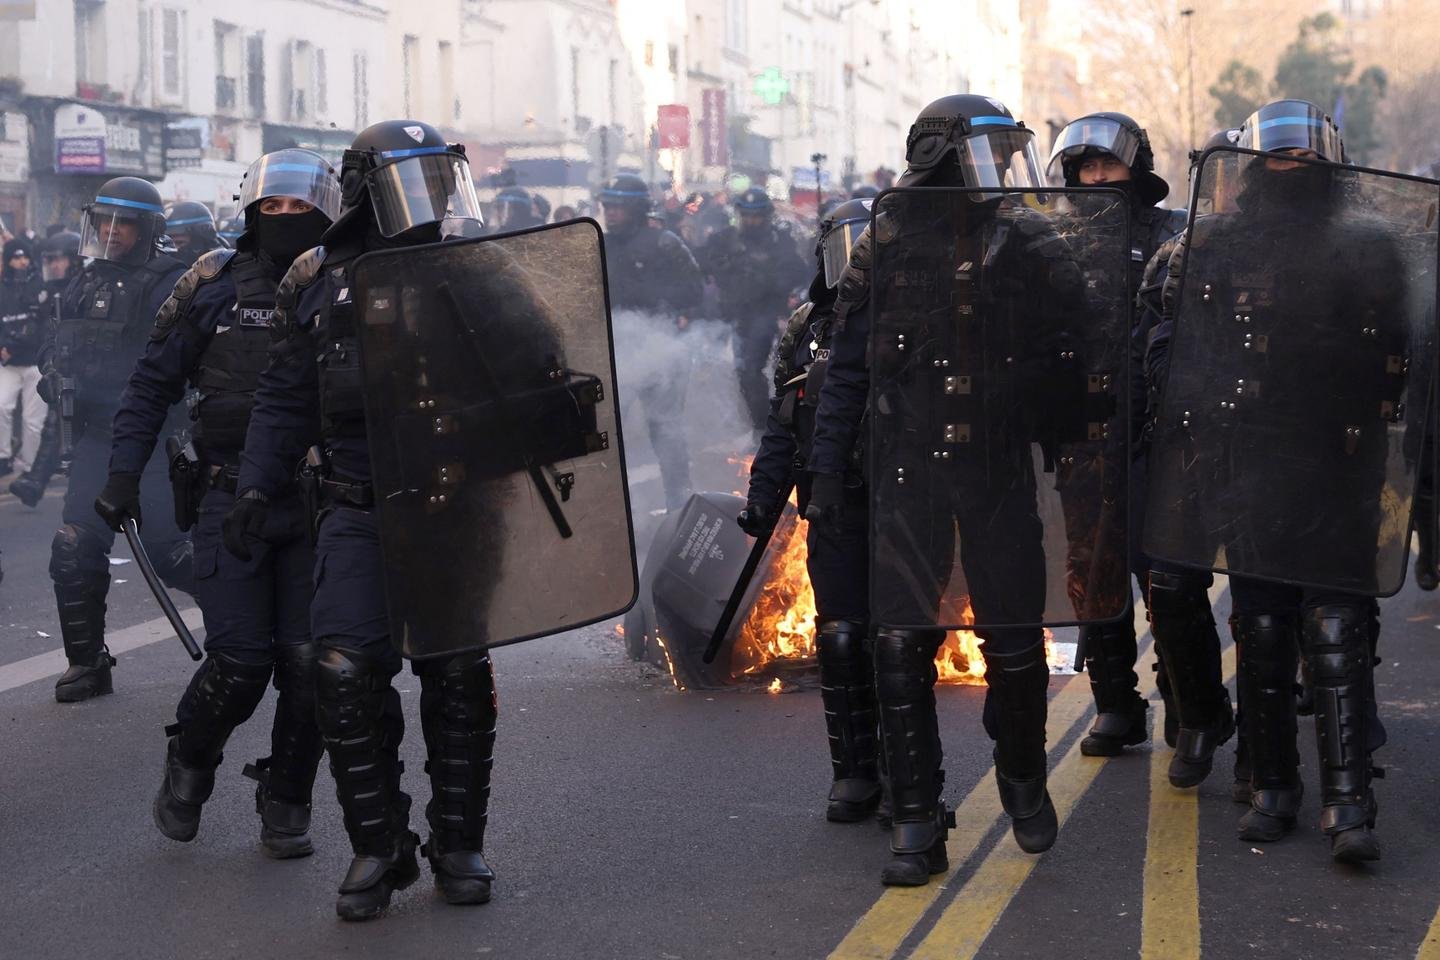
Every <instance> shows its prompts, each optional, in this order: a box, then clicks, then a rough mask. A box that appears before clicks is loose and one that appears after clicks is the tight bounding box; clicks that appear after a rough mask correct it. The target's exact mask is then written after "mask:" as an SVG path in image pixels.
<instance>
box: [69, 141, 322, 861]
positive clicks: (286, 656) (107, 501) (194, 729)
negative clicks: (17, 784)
mask: <svg viewBox="0 0 1440 960" xmlns="http://www.w3.org/2000/svg"><path fill="white" fill-rule="evenodd" d="M240 189H241V193H240V205H241V208H242V210H243V211H244V217H245V219H246V224H247V225H246V230H245V232H244V233H243V234H242V235H241V237H240V240H239V243H238V247H237V249H236V250H228V249H215V250H211V251H210V252H209V253H206V254H205V255H204V256H202V257H201V258H200V259H199V260H198V261H196V263H195V264H194V265H193V266H192V267H191V268H190V270H189V271H188V272H187V273H186V274H185V275H184V276H183V277H181V278H180V282H179V283H177V284H176V285H175V290H174V292H173V293H172V294H171V295H170V298H169V299H168V300H166V301H165V304H164V306H162V307H161V308H160V312H159V315H158V316H157V317H156V319H155V329H154V330H153V331H152V333H151V334H150V344H149V346H148V348H147V349H146V352H145V356H143V357H142V358H141V359H140V361H139V363H137V364H136V366H135V372H134V373H133V374H132V375H131V377H130V383H129V385H128V387H127V388H126V392H125V396H124V399H123V401H122V404H121V407H120V410H119V411H118V412H117V413H116V414H115V425H114V434H115V439H114V442H113V444H112V447H111V456H110V479H109V481H108V482H107V483H106V485H105V489H104V490H103V491H102V492H101V494H100V497H99V498H98V499H97V500H96V501H95V509H96V511H97V512H98V513H99V514H100V516H101V518H102V519H104V520H105V522H106V523H107V524H109V526H110V527H111V528H112V529H115V530H119V529H120V526H121V524H122V523H123V522H124V521H125V520H126V519H130V518H133V519H135V520H137V521H138V520H141V505H140V502H139V476H140V473H141V470H142V469H143V467H144V465H145V463H146V461H147V460H149V459H150V456H151V454H152V452H153V451H154V448H155V445H156V441H157V439H158V438H159V435H160V431H161V429H162V428H163V426H164V424H165V420H166V414H167V411H168V410H169V409H170V407H172V406H173V405H175V404H176V403H177V402H179V400H180V399H181V397H182V396H183V394H184V391H185V384H186V382H187V381H188V382H189V383H190V384H192V385H193V386H194V388H195V390H196V391H197V392H198V393H199V401H198V403H196V404H195V405H194V407H193V409H192V412H191V417H192V419H193V420H194V421H195V429H194V439H193V445H194V451H195V455H194V456H193V457H190V456H189V455H188V451H186V452H183V453H181V454H180V455H179V457H177V458H176V460H174V461H172V463H171V470H172V479H173V480H174V481H175V484H174V486H175V495H176V500H177V511H178V512H180V513H183V514H184V517H183V519H182V526H184V527H185V528H187V529H188V528H190V527H191V526H193V527H194V535H193V542H194V547H195V592H196V598H197V599H198V601H199V603H200V612H201V613H202V614H203V616H204V618H205V649H206V652H207V653H208V656H207V658H206V660H205V662H204V663H203V664H202V665H201V667H200V669H199V670H198V671H197V672H196V673H195V676H194V679H193V680H192V681H191V682H190V686H189V688H188V689H187V690H186V691H185V695H184V696H183V697H182V699H181V701H180V704H179V706H178V707H177V708H176V711H175V714H176V721H177V722H176V724H175V725H174V726H173V727H171V728H169V730H168V732H169V733H170V739H169V743H168V745H167V749H166V761H165V777H164V780H163V782H162V784H161V787H160V792H159V795H158V796H157V797H156V799H155V805H154V814H155V822H156V824H157V826H159V828H160V831H161V832H162V833H164V834H165V835H166V836H167V837H170V838H171V839H172V840H180V841H182V842H184V841H189V840H192V839H193V838H194V837H195V834H196V831H197V829H198V828H199V823H200V813H201V807H202V805H203V804H204V803H205V801H206V800H207V799H208V798H209V796H210V793H211V791H212V790H213V788H214V786H215V770H216V768H217V767H218V766H219V764H220V760H221V751H222V749H223V748H224V746H225V742H226V740H227V739H228V738H229V736H230V733H231V732H232V731H233V730H234V729H235V728H236V727H237V726H239V725H240V724H242V723H244V722H245V721H246V720H247V719H249V717H250V715H251V714H252V713H253V712H254V710H255V708H256V706H257V705H258V704H259V702H260V700H261V698H262V697H263V696H264V694H265V687H266V685H267V684H268V683H270V682H271V681H272V679H273V682H274V685H275V689H276V690H277V691H278V692H279V697H278V699H277V701H276V705H275V721H274V725H273V727H272V730H271V737H270V756H269V757H266V758H264V759H261V760H260V761H258V762H257V763H256V764H253V765H249V766H247V767H246V768H245V773H246V774H247V775H248V776H251V777H253V778H254V779H256V780H257V781H259V786H258V788H257V791H256V807H257V810H258V812H259V814H260V818H261V831H260V839H261V844H262V845H263V847H264V849H265V852H266V853H267V854H269V855H270V856H272V857H276V858H279V859H284V858H288V857H298V856H306V855H308V854H309V853H310V852H311V850H312V848H311V844H310V839H309V837H308V836H307V832H308V829H309V823H310V791H311V787H312V785H313V784H314V781H315V769H316V766H317V765H318V764H319V762H320V753H321V749H322V746H321V743H320V732H319V730H318V728H317V727H316V724H315V656H316V649H315V644H314V642H313V641H312V640H311V637H310V592H311V586H310V574H311V570H312V568H313V566H314V551H313V550H312V548H311V546H310V537H309V532H308V530H307V524H308V518H307V517H306V516H305V514H304V509H303V505H302V504H301V503H300V501H299V499H298V497H296V496H294V495H293V493H291V494H289V495H287V496H284V497H277V498H276V502H275V505H274V509H273V510H272V512H271V516H270V521H271V523H270V526H269V527H268V528H267V529H265V530H264V531H263V536H262V537H261V538H260V540H261V542H257V543H254V544H253V545H251V548H250V552H251V554H252V556H251V557H249V558H247V559H244V560H242V559H240V558H238V557H234V556H232V555H230V553H229V552H228V551H226V550H224V549H223V548H222V545H221V530H220V524H221V521H222V519H223V518H224V517H225V515H226V514H227V513H228V512H229V510H230V508H231V507H232V506H233V505H234V502H235V484H236V481H237V479H238V475H239V469H240V450H241V448H242V447H243V445H244V443H245V428H246V425H247V421H248V420H249V414H250V406H251V403H252V399H253V392H254V389H255V384H256V381H257V380H258V378H259V375H260V371H261V370H262V369H264V367H265V364H266V358H267V352H268V348H269V345H270V319H271V316H272V314H273V313H274V308H275V293H276V288H277V286H278V285H279V282H280V279H281V278H282V277H283V276H284V274H285V271H286V270H287V269H288V268H289V266H290V264H291V263H292V262H293V261H294V259H295V258H296V257H297V256H299V255H300V254H301V253H303V252H304V251H306V250H309V249H311V248H312V247H314V246H315V245H316V244H318V243H319V241H320V236H321V234H322V233H324V231H325V228H326V227H328V226H329V225H330V223H331V222H332V221H333V220H334V219H335V217H336V216H337V215H338V214H339V212H340V182H339V179H338V178H337V177H336V175H335V173H334V171H333V169H332V168H331V167H330V165H329V164H328V163H326V162H325V160H324V159H323V158H321V157H320V156H319V155H317V154H315V153H312V152H310V151H308V150H298V149H288V150H279V151H276V152H274V153H268V154H266V155H265V156H263V157H261V158H260V159H259V160H257V161H255V162H254V163H253V164H251V165H250V168H249V170H248V171H246V174H245V178H244V180H243V182H242V183H241V188H240Z"/></svg>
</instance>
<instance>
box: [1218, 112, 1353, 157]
mask: <svg viewBox="0 0 1440 960" xmlns="http://www.w3.org/2000/svg"><path fill="white" fill-rule="evenodd" d="M1235 145H1236V146H1237V147H1241V148H1243V149H1246V150H1260V151H1263V152H1266V153H1270V152H1273V151H1280V150H1308V151H1311V152H1312V153H1314V154H1315V155H1316V156H1317V157H1319V158H1320V159H1321V160H1329V161H1330V162H1331V163H1344V162H1346V160H1347V157H1346V154H1345V141H1344V138H1342V137H1341V136H1340V128H1339V127H1338V126H1336V125H1335V121H1334V120H1331V119H1330V117H1329V116H1328V115H1327V114H1326V113H1325V111H1323V110H1321V109H1320V108H1319V107H1317V106H1315V104H1313V103H1311V102H1310V101H1308V100H1275V101H1273V102H1271V103H1267V104H1265V106H1263V107H1261V108H1260V109H1259V110H1256V111H1255V112H1254V113H1252V114H1250V116H1248V117H1246V118H1245V122H1244V123H1242V124H1241V125H1240V133H1239V135H1238V136H1237V137H1236V139H1235Z"/></svg>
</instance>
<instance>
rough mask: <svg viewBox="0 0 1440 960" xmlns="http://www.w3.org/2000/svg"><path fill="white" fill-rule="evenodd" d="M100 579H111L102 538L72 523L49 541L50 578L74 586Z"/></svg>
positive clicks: (57, 531)
mask: <svg viewBox="0 0 1440 960" xmlns="http://www.w3.org/2000/svg"><path fill="white" fill-rule="evenodd" d="M97 576H104V577H105V578H106V579H107V580H108V579H109V577H110V560H109V557H108V556H107V555H106V550H105V545H104V544H103V543H101V542H100V540H99V538H98V537H96V536H95V535H94V534H93V533H91V532H90V531H89V530H87V529H85V528H84V527H80V526H76V525H75V524H73V523H67V524H65V525H64V526H62V527H61V528H60V529H59V530H56V531H55V538H54V539H53V540H51V541H50V579H51V580H54V581H55V582H56V583H63V584H75V583H82V582H84V581H86V580H88V579H91V578H93V577H97Z"/></svg>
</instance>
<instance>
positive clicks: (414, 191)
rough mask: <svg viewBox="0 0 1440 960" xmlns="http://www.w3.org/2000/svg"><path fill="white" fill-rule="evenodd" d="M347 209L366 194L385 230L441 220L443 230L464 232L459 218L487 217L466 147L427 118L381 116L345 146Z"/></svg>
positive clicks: (396, 231)
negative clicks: (450, 139)
mask: <svg viewBox="0 0 1440 960" xmlns="http://www.w3.org/2000/svg"><path fill="white" fill-rule="evenodd" d="M340 185H341V199H342V201H343V203H344V206H345V210H344V212H342V215H341V217H340V219H339V220H337V221H336V227H339V226H340V221H342V220H345V219H346V214H349V213H350V212H351V211H352V210H356V209H359V208H361V207H362V201H363V200H364V199H365V197H367V196H368V198H369V207H370V210H371V211H372V213H373V214H374V217H375V226H376V228H377V229H378V230H379V231H380V233H381V234H382V235H383V236H386V237H395V236H399V235H400V234H403V233H405V232H406V231H408V230H411V229H414V228H416V227H421V226H425V225H428V224H432V223H438V224H440V225H441V234H442V235H448V234H450V233H454V232H460V231H459V229H458V225H457V224H456V223H455V221H463V220H474V221H477V222H483V219H484V218H483V217H482V216H481V214H480V201H479V200H478V199H477V198H476V196H475V184H474V182H473V181H472V180H471V179H470V163H469V161H468V160H466V158H465V147H464V145H463V144H459V143H446V141H445V138H444V137H443V136H441V135H440V131H439V130H436V129H435V128H434V127H432V126H431V125H430V124H428V123H422V122H421V121H419V120H382V121H381V122H380V123H375V124H371V125H370V126H368V127H366V128H365V129H364V130H362V131H360V133H359V134H358V135H356V137H355V140H354V142H352V143H351V144H350V149H348V150H346V151H345V156H344V159H343V161H342V163H341V174H340Z"/></svg>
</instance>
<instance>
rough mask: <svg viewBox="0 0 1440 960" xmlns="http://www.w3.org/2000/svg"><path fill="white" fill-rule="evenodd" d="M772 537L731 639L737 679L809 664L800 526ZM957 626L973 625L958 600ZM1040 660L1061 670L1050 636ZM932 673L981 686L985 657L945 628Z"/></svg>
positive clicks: (811, 616)
mask: <svg viewBox="0 0 1440 960" xmlns="http://www.w3.org/2000/svg"><path fill="white" fill-rule="evenodd" d="M776 535H777V536H780V535H785V536H786V541H785V545H784V547H783V548H782V549H781V550H780V552H779V554H778V556H777V558H776V559H775V561H774V562H773V563H772V565H771V568H770V576H769V579H768V580H767V581H766V583H765V586H764V587H763V588H762V589H761V591H760V596H759V597H758V598H757V599H756V601H755V606H754V607H753V608H751V611H750V616H749V617H748V618H747V619H746V621H745V625H744V626H743V627H742V628H741V630H740V634H739V636H738V638H737V639H736V641H735V649H734V652H733V654H732V660H731V663H732V664H735V665H737V668H736V670H735V672H736V674H737V675H739V676H754V675H755V674H760V673H766V672H768V671H769V670H770V669H772V668H773V667H774V666H775V664H776V663H777V662H781V661H791V662H794V661H804V660H813V659H814V657H815V618H816V611H815V591H814V590H813V589H812V588H811V586H810V576H809V573H808V571H807V569H806V566H805V560H806V557H807V555H808V551H807V549H806V545H805V525H804V524H803V523H799V522H794V523H791V524H789V530H788V533H787V532H786V531H785V530H784V521H782V527H781V528H777V530H776ZM963 603H964V606H963V607H962V608H961V611H960V617H959V622H960V623H974V622H975V613H974V610H973V609H972V608H971V606H970V601H969V599H968V598H967V599H965V600H964V601H963ZM1045 661H1046V663H1048V664H1049V665H1050V667H1051V669H1052V670H1054V669H1056V668H1057V667H1060V666H1063V665H1064V663H1065V660H1064V657H1063V656H1062V655H1061V654H1060V652H1059V651H1058V650H1057V648H1056V646H1055V642H1054V636H1053V635H1052V634H1051V633H1050V631H1049V630H1046V631H1045ZM935 671H936V673H937V674H938V676H939V682H940V683H949V684H983V683H984V682H985V658H984V657H983V656H981V653H980V638H979V637H978V636H976V634H975V632H974V631H972V630H965V629H960V630H951V631H950V632H948V633H947V634H946V635H945V642H944V643H943V644H942V645H941V646H940V650H939V652H937V653H936V655H935ZM779 683H780V681H779V680H778V679H776V680H772V681H771V684H770V692H772V693H775V692H778V690H779Z"/></svg>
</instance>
